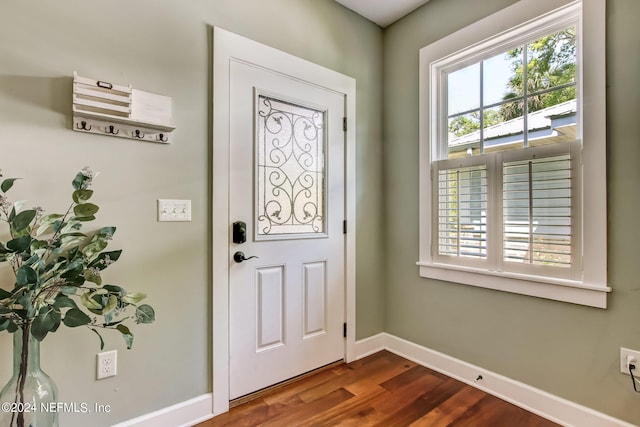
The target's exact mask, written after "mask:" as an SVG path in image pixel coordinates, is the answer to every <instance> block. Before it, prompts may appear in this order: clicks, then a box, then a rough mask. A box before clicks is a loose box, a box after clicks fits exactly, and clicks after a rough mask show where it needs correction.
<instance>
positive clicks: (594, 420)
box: [112, 333, 636, 427]
mask: <svg viewBox="0 0 640 427" xmlns="http://www.w3.org/2000/svg"><path fill="white" fill-rule="evenodd" d="M380 350H388V351H390V352H392V353H395V354H397V355H399V356H402V357H404V358H406V359H409V360H411V361H414V362H416V363H418V364H420V365H422V366H426V367H428V368H430V369H433V370H434V371H437V372H440V373H442V374H444V375H447V376H449V377H451V378H455V379H456V380H458V381H461V382H463V383H465V384H469V385H471V386H473V387H476V388H478V389H480V390H482V391H485V392H487V393H489V394H492V395H494V396H496V397H499V398H500V399H503V400H506V401H507V402H509V403H513V404H514V405H517V406H519V407H521V408H523V409H526V410H527V411H529V412H532V413H534V414H537V415H540V416H541V417H544V418H546V419H548V420H551V421H553V422H555V423H558V424H560V425H563V426H567V427H573V426H575V427H583V426H589V427H636V426H634V425H633V424H629V423H627V422H625V421H622V420H619V419H616V418H613V417H611V416H609V415H606V414H603V413H601V412H598V411H595V410H593V409H591V408H587V407H586V406H582V405H578V404H577V403H574V402H571V401H569V400H566V399H563V398H560V397H558V396H554V395H552V394H550V393H547V392H545V391H542V390H539V389H537V388H534V387H531V386H529V385H527V384H524V383H521V382H518V381H515V380H513V379H511V378H507V377H505V376H502V375H500V374H496V373H494V372H491V371H488V370H486V369H483V368H481V367H479V366H475V365H472V364H471V363H467V362H464V361H462V360H459V359H456V358H454V357H451V356H448V355H446V354H443V353H440V352H438V351H435V350H431V349H429V348H426V347H422V346H420V345H417V344H414V343H412V342H410V341H406V340H403V339H402V338H398V337H395V336H393V335H390V334H387V333H380V334H378V335H374V336H372V337H369V338H365V339H363V340H360V341H357V342H356V343H355V355H356V360H357V359H362V358H363V357H366V356H369V355H371V354H373V353H376V352H378V351H380ZM479 375H482V380H476V379H477V378H478V376H479ZM212 408H213V398H212V394H211V393H208V394H203V395H202V396H198V397H195V398H193V399H189V400H187V401H184V402H181V403H177V404H175V405H172V406H169V407H166V408H163V409H160V410H158V411H155V412H152V413H149V414H146V415H142V416H140V417H137V418H134V419H132V420H129V421H125V422H123V423H120V424H116V425H114V426H112V427H190V426H193V425H195V424H198V423H200V422H203V421H206V420H208V419H210V418H212V417H213V413H212Z"/></svg>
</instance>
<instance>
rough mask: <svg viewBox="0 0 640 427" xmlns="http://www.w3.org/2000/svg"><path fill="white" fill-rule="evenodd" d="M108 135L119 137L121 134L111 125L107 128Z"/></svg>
mask: <svg viewBox="0 0 640 427" xmlns="http://www.w3.org/2000/svg"><path fill="white" fill-rule="evenodd" d="M105 132H106V133H110V134H111V135H117V134H119V133H120V131H119V130H118V129H116V128H115V127H114V126H113V125H109V126H107V127H106V128H105Z"/></svg>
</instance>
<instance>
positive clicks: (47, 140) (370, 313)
mask: <svg viewBox="0 0 640 427" xmlns="http://www.w3.org/2000/svg"><path fill="white" fill-rule="evenodd" d="M0 10H1V12H0V169H2V170H3V172H4V175H5V176H19V177H24V178H25V179H24V180H22V181H20V182H19V183H17V184H16V187H15V191H13V190H12V193H13V195H14V196H15V197H16V198H24V199H29V200H31V201H32V203H34V204H38V205H41V206H43V207H45V208H46V209H48V210H49V211H50V212H51V211H58V210H62V209H65V208H66V200H68V197H69V195H70V192H69V189H70V188H71V186H70V181H71V179H72V178H73V176H74V175H75V173H76V171H77V170H79V169H81V168H82V167H84V166H86V165H90V166H91V167H92V168H93V169H94V170H98V171H100V175H99V176H98V177H97V178H96V180H95V186H94V189H95V191H96V196H95V200H96V202H97V203H98V204H99V205H101V208H102V209H101V211H100V212H99V216H98V221H97V222H96V224H97V225H115V226H117V227H118V232H117V234H116V238H115V239H114V241H113V242H112V247H113V248H122V249H123V250H124V253H123V256H122V258H121V259H120V261H119V262H118V263H117V264H116V265H114V266H113V267H111V268H110V269H109V270H108V271H107V272H105V278H106V279H107V280H108V281H109V282H110V283H114V284H120V285H122V286H125V287H127V288H130V289H135V290H139V291H143V292H146V293H148V295H149V298H148V302H149V303H150V304H152V305H154V306H155V308H156V310H157V322H156V323H155V324H154V325H152V326H145V327H138V328H135V331H134V332H135V334H136V338H135V344H134V349H133V350H131V351H127V350H126V349H125V348H124V344H123V342H122V339H121V338H120V337H119V336H116V335H109V336H108V337H107V338H106V341H107V345H106V346H107V349H112V348H116V349H118V350H119V353H118V356H119V364H118V370H119V372H118V376H117V377H115V378H111V379H107V380H104V381H95V380H94V377H95V354H96V353H97V352H98V351H99V348H98V340H97V338H96V337H95V335H94V334H93V333H91V332H90V331H88V330H72V329H67V328H64V329H60V330H59V331H58V333H56V334H55V335H54V336H50V337H47V339H46V340H45V341H44V343H43V346H42V365H43V368H44V369H45V370H46V371H47V372H48V373H49V374H50V375H51V376H52V377H53V378H54V379H55V380H56V382H57V384H58V387H59V389H60V400H61V401H63V402H89V403H91V404H92V403H93V402H97V403H101V404H108V405H111V408H112V412H111V413H110V414H103V415H95V414H94V415H91V416H86V415H71V414H63V415H62V419H61V425H63V426H65V427H80V426H87V425H92V426H106V425H111V424H113V423H116V422H120V421H123V420H127V419H130V418H133V417H135V416H138V415H141V414H145V413H148V412H151V411H154V410H158V409H160V408H164V407H166V406H169V405H172V404H175V403H178V402H181V401H184V400H187V399H190V398H193V397H196V396H199V395H201V394H203V393H207V392H210V391H211V380H210V378H211V375H212V372H211V368H210V366H211V361H210V358H211V355H210V348H211V336H210V335H211V318H212V313H211V306H212V304H211V277H210V265H211V263H210V255H211V251H210V246H211V242H210V238H209V237H208V236H209V235H210V224H211V205H212V203H215V201H212V200H211V196H210V195H211V182H212V179H215V178H214V176H215V171H212V170H211V166H210V165H211V160H210V157H211V144H212V141H211V135H212V134H211V122H212V119H211V118H212V111H211V108H210V101H211V78H212V76H211V63H210V62H211V58H212V54H211V49H212V39H211V28H212V27H213V26H220V27H223V28H225V29H227V30H230V31H233V32H235V33H238V34H242V35H244V36H247V37H249V38H252V39H255V40H258V41H260V42H263V43H265V44H268V45H271V46H273V47H276V48H279V49H281V50H284V51H287V52H290V53H292V54H295V55H297V56H300V57H303V58H305V59H308V60H310V61H313V62H316V63H319V64H321V65H324V66H326V67H328V68H332V69H334V70H337V71H339V72H342V73H344V74H347V75H349V76H352V77H354V78H355V79H357V112H356V117H357V124H356V126H357V130H356V134H357V140H358V148H357V156H358V158H357V165H358V175H357V180H358V182H359V184H358V190H357V199H358V205H357V215H358V227H359V231H360V234H359V236H358V240H357V251H358V255H357V263H358V264H357V275H358V281H357V307H358V313H357V320H358V331H357V333H358V336H359V337H366V336H369V335H372V334H376V333H378V332H381V331H382V330H383V327H384V298H383V297H384V288H383V262H382V261H383V259H382V247H383V245H382V238H383V234H382V233H381V232H380V231H379V230H381V229H382V226H383V223H382V207H383V205H382V190H381V189H382V157H381V156H382V147H381V142H382V136H381V134H382V124H381V120H380V117H381V114H382V113H381V111H382V107H381V106H382V102H381V100H382V84H381V82H382V60H383V56H382V33H383V32H382V30H381V29H380V28H379V27H377V26H376V25H374V24H372V23H371V22H369V21H367V20H365V19H363V18H362V17H360V16H358V15H356V14H355V13H353V12H351V11H348V10H347V9H345V8H343V7H342V6H340V5H339V4H337V3H335V2H333V1H330V0H270V1H268V2H267V1H263V0H233V1H232V0H222V1H221V0H213V1H207V0H190V1H179V0H165V1H155V0H137V1H127V0H112V1H109V2H88V1H81V0H66V1H64V2H51V1H43V0H25V1H12V0H0ZM74 70H77V71H78V73H79V74H80V75H81V76H86V77H93V78H96V79H101V80H105V81H111V82H113V83H121V84H128V83H131V84H132V85H133V86H134V87H135V88H137V89H141V90H145V91H149V92H155V93H160V94H163V95H169V96H171V97H172V98H173V111H174V117H173V120H174V124H175V125H176V126H177V129H176V131H175V132H174V134H173V136H172V143H171V144H170V145H161V144H153V143H144V142H136V141H133V140H127V139H120V138H113V137H111V138H110V137H105V136H99V135H87V134H81V133H78V132H73V131H71V81H72V76H73V72H74ZM365 184H366V185H365ZM158 198H179V199H191V200H192V201H193V202H192V203H193V204H192V206H193V221H192V222H190V223H174V224H172V223H158V222H156V199H158ZM4 232H5V231H4V228H2V231H0V233H4ZM4 237H5V236H3V240H4ZM9 277H10V275H9V272H8V271H7V270H6V266H3V267H0V282H1V283H6V280H8V279H9ZM5 287H6V286H5ZM10 343H11V341H10V336H9V335H8V334H0V383H4V382H5V381H6V380H8V378H9V377H10V372H11V351H10V347H11V344H10Z"/></svg>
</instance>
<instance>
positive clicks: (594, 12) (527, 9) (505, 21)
mask: <svg viewBox="0 0 640 427" xmlns="http://www.w3.org/2000/svg"><path fill="white" fill-rule="evenodd" d="M558 3H559V1H558V0H520V1H519V2H517V3H515V4H513V5H512V6H509V7H507V8H505V9H502V10H501V11H499V12H497V13H495V14H493V15H491V16H489V17H487V18H485V19H482V20H480V21H478V22H476V23H474V24H471V25H470V26H468V27H465V28H463V29H462V30H460V31H458V32H456V33H453V34H451V35H449V36H447V37H445V38H443V39H440V40H438V41H436V42H434V43H432V44H430V45H428V46H425V47H424V48H422V49H421V50H420V247H419V261H418V262H417V265H418V266H419V270H420V275H421V276H422V277H426V278H432V279H438V280H444V281H448V282H454V283H461V284H467V285H472V286H479V287H483V288H489V289H496V290H502V291H507V292H514V293H519V294H524V295H530V296H535V297H540V298H547V299H552V300H556V301H564V302H571V303H576V304H582V305H587V306H592V307H599V308H606V306H607V295H608V293H609V292H610V291H611V288H610V287H609V286H608V285H607V234H606V231H607V217H606V210H607V208H606V200H607V197H606V114H605V113H606V110H605V109H606V80H605V78H606V75H605V68H606V65H605V16H606V14H605V0H588V1H580V0H577V1H565V2H564V6H561V7H560V8H559V7H558V6H559V5H558ZM572 14H573V15H576V14H577V17H578V28H577V37H578V39H577V40H578V67H577V68H578V70H577V88H576V89H577V93H578V100H577V102H578V118H577V126H578V135H580V136H581V140H582V156H581V160H582V165H577V167H578V168H579V167H580V166H582V170H579V169H578V173H580V174H581V175H582V176H581V178H582V179H581V183H580V186H581V187H582V188H584V189H586V191H583V192H582V195H579V197H578V198H577V199H578V200H581V209H579V210H581V211H582V218H581V219H582V221H581V227H582V232H581V233H580V235H581V236H579V238H578V241H579V245H578V246H579V248H577V249H578V251H579V252H581V253H582V257H581V258H582V259H581V260H577V263H578V265H580V266H581V267H582V268H581V270H582V271H581V272H579V273H581V274H573V275H572V277H571V278H569V279H567V278H552V277H548V276H537V275H534V274H529V273H516V272H501V271H494V270H491V269H486V268H481V267H478V266H474V265H461V264H448V263H442V262H438V259H437V258H438V257H437V256H435V255H434V254H433V253H432V250H437V249H435V248H434V249H432V246H433V245H432V227H433V224H434V221H433V217H432V216H433V215H432V201H433V194H432V176H431V165H432V160H436V159H439V158H442V156H438V151H437V150H439V149H441V148H440V147H441V145H440V144H438V141H437V138H438V126H437V123H438V120H440V118H438V112H439V111H443V109H442V108H441V103H442V102H443V100H442V96H438V88H439V85H438V83H439V82H438V79H439V78H440V77H439V74H440V73H437V72H435V71H436V70H434V64H437V63H440V64H441V63H442V61H443V59H445V58H446V59H447V60H448V59H451V60H452V61H453V60H455V59H456V55H465V56H467V55H469V54H470V52H473V51H474V50H477V51H480V50H486V49H487V48H488V46H494V47H497V46H500V45H503V44H505V43H509V42H510V41H512V40H514V39H518V38H519V37H522V34H525V33H533V34H537V33H536V31H538V30H539V29H540V27H541V26H542V27H545V26H549V27H553V25H555V24H557V22H558V20H560V21H561V20H562V19H563V17H564V18H566V17H567V16H570V15H572ZM463 51H464V52H463ZM460 52H463V53H460ZM585 171H586V172H585ZM578 182H580V181H578ZM580 196H581V197H580ZM585 230H588V232H585ZM433 232H434V233H437V228H433Z"/></svg>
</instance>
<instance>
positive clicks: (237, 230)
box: [233, 221, 247, 243]
mask: <svg viewBox="0 0 640 427" xmlns="http://www.w3.org/2000/svg"><path fill="white" fill-rule="evenodd" d="M246 241H247V224H246V223H245V222H242V221H236V222H234V223H233V243H244V242H246Z"/></svg>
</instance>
